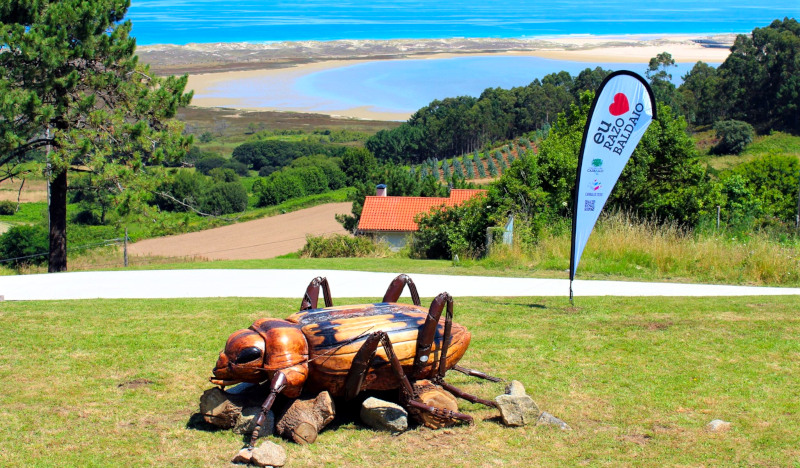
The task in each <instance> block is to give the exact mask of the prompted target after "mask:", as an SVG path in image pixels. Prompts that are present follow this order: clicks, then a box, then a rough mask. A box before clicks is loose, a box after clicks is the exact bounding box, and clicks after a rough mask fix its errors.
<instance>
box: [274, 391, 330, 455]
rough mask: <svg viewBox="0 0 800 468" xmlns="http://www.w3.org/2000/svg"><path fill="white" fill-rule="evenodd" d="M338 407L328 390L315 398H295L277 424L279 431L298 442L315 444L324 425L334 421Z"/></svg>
mask: <svg viewBox="0 0 800 468" xmlns="http://www.w3.org/2000/svg"><path fill="white" fill-rule="evenodd" d="M335 414H336V408H335V407H334V405H333V400H332V399H331V395H330V394H329V393H328V392H322V393H320V394H319V395H317V397H316V398H314V399H313V400H295V401H294V402H293V403H292V405H291V406H290V407H289V409H287V410H286V413H284V415H283V417H281V419H280V421H278V424H277V425H276V429H277V430H278V433H279V434H281V435H282V436H284V437H286V438H289V439H291V440H294V441H295V442H297V443H298V444H313V443H314V441H315V440H317V434H319V431H321V430H322V428H323V427H325V426H326V425H328V423H329V422H331V421H333V417H334V416H335Z"/></svg>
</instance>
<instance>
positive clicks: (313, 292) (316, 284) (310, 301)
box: [300, 276, 333, 311]
mask: <svg viewBox="0 0 800 468" xmlns="http://www.w3.org/2000/svg"><path fill="white" fill-rule="evenodd" d="M320 287H322V294H323V296H324V297H325V307H331V306H332V305H333V299H331V288H330V286H328V278H324V277H322V276H317V277H316V278H314V279H313V280H311V283H309V285H308V287H307V288H306V293H305V294H304V295H303V301H302V302H301V303H300V310H301V311H302V310H309V309H316V308H317V302H318V301H319V288H320Z"/></svg>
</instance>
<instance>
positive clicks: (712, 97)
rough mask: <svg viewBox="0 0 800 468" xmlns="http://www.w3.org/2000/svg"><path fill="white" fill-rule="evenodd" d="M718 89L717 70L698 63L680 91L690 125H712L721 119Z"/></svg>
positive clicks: (687, 76)
mask: <svg viewBox="0 0 800 468" xmlns="http://www.w3.org/2000/svg"><path fill="white" fill-rule="evenodd" d="M718 87H719V77H718V75H717V69H716V68H714V67H712V66H711V65H708V64H706V63H703V62H697V63H696V64H695V66H694V67H692V70H691V71H690V72H689V73H687V74H686V75H685V76H684V77H683V83H682V84H681V86H680V88H678V91H679V92H680V93H681V99H682V101H683V102H684V105H685V110H686V114H685V115H686V120H687V121H688V122H689V123H692V124H695V125H710V124H712V123H714V121H715V120H717V119H719V118H720V112H721V106H720V102H719V99H720V98H719V96H718V95H717V93H718Z"/></svg>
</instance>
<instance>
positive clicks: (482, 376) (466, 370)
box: [453, 365, 503, 382]
mask: <svg viewBox="0 0 800 468" xmlns="http://www.w3.org/2000/svg"><path fill="white" fill-rule="evenodd" d="M453 370H454V371H458V372H461V373H462V374H466V375H469V376H471V377H478V378H479V379H484V380H489V381H491V382H503V379H501V378H499V377H495V376H492V375H489V374H485V373H483V372H481V371H477V370H475V369H469V368H466V367H462V366H459V365H455V366H453Z"/></svg>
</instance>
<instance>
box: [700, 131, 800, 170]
mask: <svg viewBox="0 0 800 468" xmlns="http://www.w3.org/2000/svg"><path fill="white" fill-rule="evenodd" d="M709 133H711V134H713V132H705V133H702V134H699V136H697V135H696V136H695V138H696V139H698V138H699V143H698V146H700V147H701V148H702V147H703V141H707V140H708V138H709ZM706 146H707V145H706ZM705 151H706V152H707V151H708V148H706V149H705ZM768 154H778V155H790V156H795V157H797V158H798V159H800V136H793V135H789V134H788V133H782V132H774V133H772V134H770V135H762V136H757V137H756V138H755V140H754V141H753V142H752V143H750V144H749V145H747V148H745V150H744V151H743V152H742V154H740V155H722V156H704V159H705V161H706V162H707V163H708V165H709V166H711V168H712V169H714V170H717V171H721V170H724V169H732V168H734V167H736V166H738V165H740V164H744V163H746V162H749V161H752V160H753V159H756V158H758V157H762V156H766V155H768Z"/></svg>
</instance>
